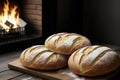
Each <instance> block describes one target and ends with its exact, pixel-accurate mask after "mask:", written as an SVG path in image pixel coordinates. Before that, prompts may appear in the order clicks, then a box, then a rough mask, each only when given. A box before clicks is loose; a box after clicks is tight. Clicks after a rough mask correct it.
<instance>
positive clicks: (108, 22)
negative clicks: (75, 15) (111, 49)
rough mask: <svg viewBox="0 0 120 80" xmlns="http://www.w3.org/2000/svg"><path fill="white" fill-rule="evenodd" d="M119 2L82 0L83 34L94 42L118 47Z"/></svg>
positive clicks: (119, 39) (119, 33)
mask: <svg viewBox="0 0 120 80" xmlns="http://www.w3.org/2000/svg"><path fill="white" fill-rule="evenodd" d="M119 3H120V0H84V32H85V34H86V35H89V37H90V39H91V40H92V41H94V42H98V43H99V42H100V43H109V44H115V45H120V4H119Z"/></svg>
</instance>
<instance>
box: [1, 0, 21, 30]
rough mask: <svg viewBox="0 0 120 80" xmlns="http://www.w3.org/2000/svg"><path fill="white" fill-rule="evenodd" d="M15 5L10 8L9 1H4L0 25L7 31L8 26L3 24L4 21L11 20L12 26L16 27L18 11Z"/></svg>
mask: <svg viewBox="0 0 120 80" xmlns="http://www.w3.org/2000/svg"><path fill="white" fill-rule="evenodd" d="M17 8H18V7H17V6H16V5H14V6H13V8H12V9H10V8H9V1H8V0H7V2H6V3H4V9H3V12H2V13H1V14H0V25H1V26H2V27H3V29H5V30H6V31H9V29H10V27H9V26H7V25H5V22H6V21H9V22H11V23H12V24H13V25H14V26H13V28H17V27H18V23H19V13H18V12H17V11H16V10H17Z"/></svg>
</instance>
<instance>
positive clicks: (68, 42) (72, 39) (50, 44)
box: [45, 32, 91, 55]
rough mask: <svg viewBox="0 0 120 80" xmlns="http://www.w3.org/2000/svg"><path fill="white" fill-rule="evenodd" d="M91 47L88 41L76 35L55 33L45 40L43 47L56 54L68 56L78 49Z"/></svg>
mask: <svg viewBox="0 0 120 80" xmlns="http://www.w3.org/2000/svg"><path fill="white" fill-rule="evenodd" d="M88 45H91V42H90V40H89V39H88V38H87V37H85V36H83V35H80V34H77V33H67V32H62V33H56V34H53V35H51V36H49V37H48V38H47V39H46V40H45V46H46V47H47V48H48V49H49V50H51V51H53V52H56V53H60V54H65V55H70V54H71V53H72V52H74V51H75V50H77V49H78V48H81V47H84V46H88Z"/></svg>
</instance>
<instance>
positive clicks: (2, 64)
mask: <svg viewBox="0 0 120 80" xmlns="http://www.w3.org/2000/svg"><path fill="white" fill-rule="evenodd" d="M22 51H23V50H19V51H12V52H7V53H0V80H43V79H42V78H40V77H35V76H32V75H28V74H25V73H21V72H18V71H14V70H11V69H9V67H8V63H9V62H11V61H14V60H15V59H18V58H19V56H20V54H21V52H22ZM44 80H45V79H44Z"/></svg>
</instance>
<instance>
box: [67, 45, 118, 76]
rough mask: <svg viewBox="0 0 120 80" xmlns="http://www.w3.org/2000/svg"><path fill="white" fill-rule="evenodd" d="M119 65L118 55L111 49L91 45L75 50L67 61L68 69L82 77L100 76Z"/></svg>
mask: <svg viewBox="0 0 120 80" xmlns="http://www.w3.org/2000/svg"><path fill="white" fill-rule="evenodd" d="M119 65H120V57H119V55H118V54H117V53H116V52H115V51H113V50H112V49H110V48H108V47H105V46H99V45H93V46H86V47H84V48H81V49H78V50H76V51H75V52H74V53H73V54H72V55H71V56H70V57H69V60H68V67H69V69H70V70H71V71H72V72H74V73H76V74H78V75H82V76H89V77H90V76H100V75H104V74H107V73H110V72H112V71H114V70H115V69H117V68H118V67H119Z"/></svg>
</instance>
